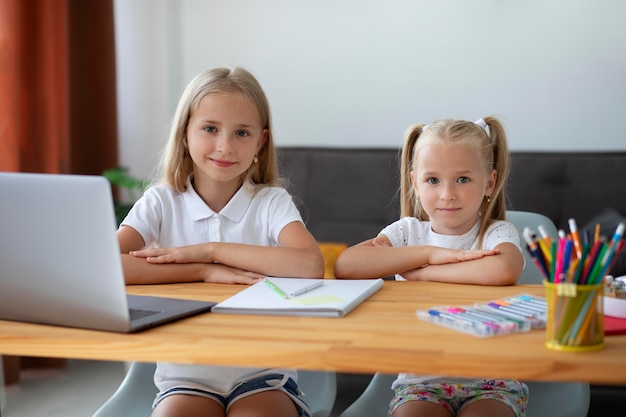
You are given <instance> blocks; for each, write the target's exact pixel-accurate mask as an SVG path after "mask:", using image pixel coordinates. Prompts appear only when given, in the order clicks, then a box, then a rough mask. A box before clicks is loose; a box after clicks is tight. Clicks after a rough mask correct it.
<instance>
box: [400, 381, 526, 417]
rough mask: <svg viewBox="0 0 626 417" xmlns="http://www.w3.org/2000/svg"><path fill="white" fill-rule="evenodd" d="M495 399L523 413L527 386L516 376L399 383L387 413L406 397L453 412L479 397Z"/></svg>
mask: <svg viewBox="0 0 626 417" xmlns="http://www.w3.org/2000/svg"><path fill="white" fill-rule="evenodd" d="M485 399H490V400H497V401H501V402H503V403H505V404H506V405H508V406H509V407H510V408H511V409H512V410H513V412H514V413H515V415H516V416H517V417H524V416H525V414H526V404H527V402H528V386H527V385H526V384H524V383H522V382H519V381H516V380H505V381H502V380H493V379H491V380H490V379H477V380H459V381H446V380H441V379H440V380H432V381H425V382H422V383H419V384H406V385H399V386H398V387H396V389H395V395H394V397H393V399H392V400H391V404H390V406H389V415H391V414H392V413H393V412H394V411H395V409H396V408H398V407H399V406H400V405H402V404H404V403H407V402H409V401H428V402H431V403H435V404H438V405H440V406H442V407H444V408H445V409H446V410H448V411H450V413H452V415H453V416H455V415H457V413H458V412H459V411H460V410H461V409H463V407H465V406H467V405H468V404H471V403H473V402H475V401H478V400H485Z"/></svg>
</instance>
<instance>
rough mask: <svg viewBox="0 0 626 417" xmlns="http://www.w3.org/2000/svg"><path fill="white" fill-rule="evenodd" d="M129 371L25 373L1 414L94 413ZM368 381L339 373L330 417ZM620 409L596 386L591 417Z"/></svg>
mask: <svg viewBox="0 0 626 417" xmlns="http://www.w3.org/2000/svg"><path fill="white" fill-rule="evenodd" d="M125 372H126V368H125V364H124V363H120V362H99V361H83V360H70V361H69V362H68V366H67V367H66V368H65V369H63V370H43V371H41V370H39V371H33V370H27V371H23V372H22V373H21V374H20V383H19V384H14V385H10V386H8V387H6V388H5V390H4V394H3V397H0V400H1V401H2V402H1V404H0V417H35V416H36V417H89V416H91V415H92V414H93V413H94V412H95V411H96V410H97V409H98V408H99V407H100V406H101V405H102V404H103V403H104V402H105V401H106V400H107V399H108V398H109V397H110V396H111V395H112V394H113V393H114V392H115V390H116V389H117V387H118V386H119V384H120V382H121V381H122V379H123V378H124V375H125ZM368 381H369V378H368V377H367V376H365V375H345V374H338V376H337V385H338V391H337V400H336V403H335V409H334V410H333V413H332V415H331V417H337V416H338V415H339V414H340V413H341V411H343V410H344V409H345V408H346V407H347V406H348V405H350V404H351V403H352V401H354V400H355V399H356V398H357V397H358V396H359V395H360V393H361V392H362V390H363V389H364V388H365V387H366V386H367V383H368ZM94 387H97V389H94ZM620 409H621V410H624V409H626V387H599V386H594V387H593V388H592V393H591V407H590V410H589V414H588V417H599V416H601V415H602V416H603V415H609V414H614V413H615V410H620ZM610 410H612V412H611V411H610ZM618 414H619V413H618ZM382 417H385V416H382ZM546 417H548V416H546Z"/></svg>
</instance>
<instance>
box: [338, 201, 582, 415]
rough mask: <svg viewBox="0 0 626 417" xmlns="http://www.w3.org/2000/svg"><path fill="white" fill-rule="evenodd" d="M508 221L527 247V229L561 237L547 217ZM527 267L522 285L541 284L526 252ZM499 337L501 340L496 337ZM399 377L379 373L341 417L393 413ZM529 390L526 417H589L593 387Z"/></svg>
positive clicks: (512, 216)
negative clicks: (395, 383)
mask: <svg viewBox="0 0 626 417" xmlns="http://www.w3.org/2000/svg"><path fill="white" fill-rule="evenodd" d="M507 220H508V221H510V222H511V223H513V224H514V225H515V227H516V228H517V229H518V231H519V234H520V239H522V246H524V245H525V243H524V240H523V236H522V232H523V230H524V228H525V227H529V228H531V229H533V230H535V231H537V227H538V226H539V225H542V226H543V227H544V228H545V229H546V232H547V233H548V234H549V235H550V236H551V237H552V238H556V237H557V229H556V226H555V225H554V223H553V222H552V221H551V220H550V219H549V218H548V217H546V216H544V215H541V214H538V213H532V212H525V211H507ZM524 257H525V259H526V267H525V268H524V271H523V273H522V275H521V277H520V279H519V281H518V283H519V284H541V283H542V281H543V277H542V275H541V273H540V272H539V270H538V269H537V267H536V266H535V264H534V262H533V260H532V257H531V256H530V254H529V253H528V251H527V250H526V249H524ZM496 337H497V336H496ZM395 378H396V375H387V374H381V373H377V374H375V375H374V376H373V377H372V380H371V381H370V383H369V385H368V386H367V388H365V390H364V391H363V393H362V394H361V396H360V397H359V398H357V399H356V401H355V402H354V403H352V404H351V405H350V406H349V407H348V408H346V409H345V410H344V411H343V412H342V413H341V414H340V416H339V417H385V416H387V415H388V413H389V403H390V401H391V399H392V398H393V391H392V390H391V384H392V382H393V381H394V380H395ZM524 382H526V384H527V385H528V388H529V391H530V393H529V396H528V406H527V408H526V417H587V412H588V411H589V401H590V396H591V394H590V386H589V384H588V383H582V382H581V383H578V382H535V381H524Z"/></svg>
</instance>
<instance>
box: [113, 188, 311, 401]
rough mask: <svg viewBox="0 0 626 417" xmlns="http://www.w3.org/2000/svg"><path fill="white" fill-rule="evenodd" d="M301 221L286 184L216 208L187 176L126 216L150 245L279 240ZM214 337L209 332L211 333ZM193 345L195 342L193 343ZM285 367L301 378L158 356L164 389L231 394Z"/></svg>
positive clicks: (152, 191)
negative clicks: (181, 187) (180, 187)
mask: <svg viewBox="0 0 626 417" xmlns="http://www.w3.org/2000/svg"><path fill="white" fill-rule="evenodd" d="M294 221H299V222H302V217H301V216H300V212H299V211H298V209H297V207H296V206H295V204H294V203H293V199H292V197H291V195H290V194H289V193H288V192H287V191H286V190H285V189H283V188H279V187H264V188H261V189H260V190H259V191H258V192H257V193H255V194H253V193H252V192H250V191H249V190H248V188H247V187H241V188H240V189H239V190H238V191H237V193H236V194H235V195H234V196H233V198H232V199H231V200H230V201H229V202H228V204H227V205H226V206H225V207H224V208H223V209H222V210H221V211H220V212H219V213H216V212H214V211H213V210H211V209H210V208H209V207H208V206H207V205H206V203H204V201H203V200H202V199H201V198H200V196H199V195H198V194H197V193H196V191H195V190H194V188H193V187H192V185H191V182H190V180H187V191H185V192H184V193H179V192H176V191H174V190H172V189H171V188H170V187H168V186H165V185H157V186H154V187H151V188H149V189H148V190H146V192H145V194H144V196H143V197H142V198H141V199H139V200H138V201H137V202H136V203H135V205H134V206H133V208H132V209H131V211H130V212H129V213H128V216H126V218H125V219H124V221H123V222H122V224H123V225H127V226H130V227H132V228H133V229H135V230H137V232H139V234H140V235H141V236H142V237H143V239H144V242H145V243H146V247H175V246H185V245H192V244H197V243H205V242H234V243H245V244H250V245H260V246H278V236H279V234H280V232H281V230H282V229H283V227H285V226H286V225H287V224H289V223H292V222H294ZM206 337H207V338H209V339H210V338H211V335H210V334H207V335H206ZM189 349H190V350H193V349H194V347H193V346H189ZM270 373H280V374H285V375H288V376H290V377H291V378H293V379H294V380H295V381H296V382H297V372H296V371H295V370H293V369H267V368H236V367H223V366H206V365H179V364H171V363H164V362H159V363H157V370H156V373H155V377H154V381H155V384H156V386H157V387H158V388H159V390H161V391H165V390H167V389H169V388H172V387H174V386H181V385H182V386H185V387H189V388H197V389H203V390H207V388H208V389H209V390H210V391H212V392H215V393H218V394H221V395H228V394H229V393H230V392H231V391H232V390H233V389H234V388H235V387H236V386H237V385H238V384H239V383H240V382H242V381H245V380H248V379H252V378H256V377H258V376H262V375H266V374H270Z"/></svg>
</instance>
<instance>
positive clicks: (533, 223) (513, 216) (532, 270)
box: [506, 210, 558, 284]
mask: <svg viewBox="0 0 626 417" xmlns="http://www.w3.org/2000/svg"><path fill="white" fill-rule="evenodd" d="M506 219H507V220H508V221H509V222H511V223H513V224H514V225H515V227H516V228H517V231H518V232H519V236H520V243H521V245H522V249H523V251H524V259H525V260H526V266H525V267H524V270H523V271H522V275H521V276H520V278H519V280H518V281H517V283H518V284H541V283H542V281H543V275H542V274H541V272H540V271H539V269H538V268H537V266H536V265H535V262H534V261H533V258H532V256H531V255H530V253H529V252H528V249H526V241H525V240H524V236H523V235H522V233H523V231H524V228H525V227H529V228H530V229H531V230H533V231H535V232H537V231H538V228H539V226H542V227H543V228H544V229H545V230H546V233H548V235H549V236H550V237H551V238H552V239H556V237H557V236H558V232H557V229H556V226H555V225H554V223H553V222H552V220H550V219H549V218H548V217H546V216H544V215H543V214H539V213H533V212H530V211H515V210H508V211H507V212H506Z"/></svg>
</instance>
